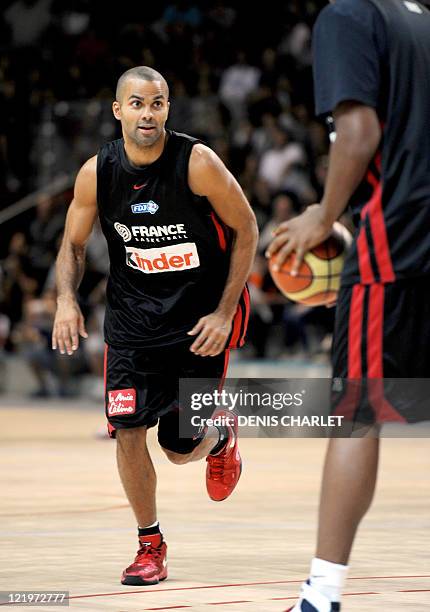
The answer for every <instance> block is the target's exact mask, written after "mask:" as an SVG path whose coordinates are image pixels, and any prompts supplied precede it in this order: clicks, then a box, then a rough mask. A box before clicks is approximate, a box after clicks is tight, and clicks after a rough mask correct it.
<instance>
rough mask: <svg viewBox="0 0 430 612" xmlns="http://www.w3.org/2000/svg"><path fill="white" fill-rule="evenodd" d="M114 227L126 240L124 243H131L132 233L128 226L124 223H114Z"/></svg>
mask: <svg viewBox="0 0 430 612" xmlns="http://www.w3.org/2000/svg"><path fill="white" fill-rule="evenodd" d="M113 226H114V228H115V229H116V231H117V232H118V234H119V235H120V236H121V238H122V239H123V240H124V242H130V240H131V232H130V230H129V229H128V227H127V226H126V225H123V224H122V223H118V222H117V223H114V225H113Z"/></svg>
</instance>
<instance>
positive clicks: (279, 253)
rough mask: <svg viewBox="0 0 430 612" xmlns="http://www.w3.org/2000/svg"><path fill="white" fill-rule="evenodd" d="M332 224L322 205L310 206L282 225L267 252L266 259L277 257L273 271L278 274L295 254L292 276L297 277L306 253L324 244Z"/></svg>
mask: <svg viewBox="0 0 430 612" xmlns="http://www.w3.org/2000/svg"><path fill="white" fill-rule="evenodd" d="M331 229H332V223H331V222H329V221H328V220H327V219H326V217H325V214H324V210H323V208H322V206H321V205H320V204H313V205H312V206H308V208H307V209H306V210H305V212H304V213H302V214H301V215H299V216H298V217H295V218H294V219H290V220H289V221H285V223H281V225H280V226H279V227H278V229H277V230H276V232H275V238H274V239H273V241H272V242H271V244H270V245H269V248H268V249H267V251H266V257H268V258H271V257H272V256H274V255H276V258H275V261H274V262H273V266H272V267H273V270H274V271H275V272H276V271H277V270H279V269H280V268H281V267H282V265H283V264H284V262H285V260H286V259H287V258H288V257H289V256H290V255H291V253H292V252H293V251H294V252H295V258H294V262H293V265H292V267H291V276H296V275H297V273H298V270H299V268H300V265H301V264H302V262H303V258H304V255H305V253H306V251H309V250H310V249H312V247H314V246H316V245H317V244H320V243H321V242H323V241H324V240H325V239H326V238H328V236H329V235H330V232H331Z"/></svg>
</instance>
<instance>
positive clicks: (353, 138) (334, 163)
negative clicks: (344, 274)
mask: <svg viewBox="0 0 430 612" xmlns="http://www.w3.org/2000/svg"><path fill="white" fill-rule="evenodd" d="M334 119H335V124H336V133H337V136H336V140H335V142H334V143H333V144H332V145H331V147H330V158H329V168H328V175H327V182H326V186H325V192H324V196H323V199H322V201H321V204H314V205H312V206H309V207H308V208H307V209H306V211H305V212H304V213H303V214H301V215H300V216H298V217H296V218H295V219H292V220H290V221H287V222H285V223H282V224H281V225H280V226H279V227H278V229H277V230H276V237H275V238H274V240H273V241H272V243H271V244H270V246H269V248H268V249H267V253H266V255H267V256H268V257H271V256H272V255H273V254H274V253H278V255H277V265H278V267H281V266H282V264H283V263H284V261H285V260H286V259H287V257H288V256H289V255H290V253H291V252H292V251H295V252H296V257H295V262H294V266H293V268H292V271H291V273H292V274H293V275H294V274H297V271H298V269H299V267H300V264H301V262H302V260H303V257H304V254H305V253H306V252H307V251H309V249H311V248H313V247H314V246H316V245H317V244H319V243H320V242H322V241H323V240H325V239H326V238H327V237H328V235H329V234H330V231H331V228H332V226H333V223H334V222H335V221H336V220H337V219H338V218H339V217H340V216H341V214H342V213H343V212H344V210H345V208H346V206H347V204H348V202H349V199H350V198H351V196H352V194H353V193H354V191H355V190H356V188H357V187H358V185H359V183H360V181H361V180H362V179H363V176H364V174H365V172H366V170H367V168H368V166H369V163H370V162H371V160H372V159H373V157H374V155H375V153H376V150H377V148H378V146H379V143H380V140H381V127H380V124H379V119H378V116H377V114H376V111H375V110H374V109H373V108H371V107H369V106H365V105H363V104H358V103H355V102H344V103H342V104H339V106H338V107H337V108H336V111H335V113H334Z"/></svg>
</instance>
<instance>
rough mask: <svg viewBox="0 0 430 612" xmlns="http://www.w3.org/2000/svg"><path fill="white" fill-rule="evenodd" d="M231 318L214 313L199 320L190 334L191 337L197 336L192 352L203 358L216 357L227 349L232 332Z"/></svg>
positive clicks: (191, 348)
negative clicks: (226, 345)
mask: <svg viewBox="0 0 430 612" xmlns="http://www.w3.org/2000/svg"><path fill="white" fill-rule="evenodd" d="M231 322H232V320H231V318H230V317H226V316H225V315H223V314H221V313H218V312H213V313H212V314H209V315H206V316H205V317H202V318H201V319H199V320H198V322H197V324H196V325H195V326H194V327H193V329H191V330H190V331H189V332H188V335H189V336H196V335H197V334H198V336H197V338H196V339H195V340H194V342H193V344H192V345H191V346H190V351H191V352H192V353H195V354H196V355H200V356H201V357H215V355H219V354H220V353H222V351H223V350H224V348H225V343H226V342H227V340H228V337H229V335H230V331H231Z"/></svg>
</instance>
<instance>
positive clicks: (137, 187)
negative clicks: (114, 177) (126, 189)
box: [133, 181, 148, 191]
mask: <svg viewBox="0 0 430 612" xmlns="http://www.w3.org/2000/svg"><path fill="white" fill-rule="evenodd" d="M147 184H148V181H146V183H142V184H141V185H133V189H135V190H136V191H137V190H138V189H142V187H145V185H147Z"/></svg>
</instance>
